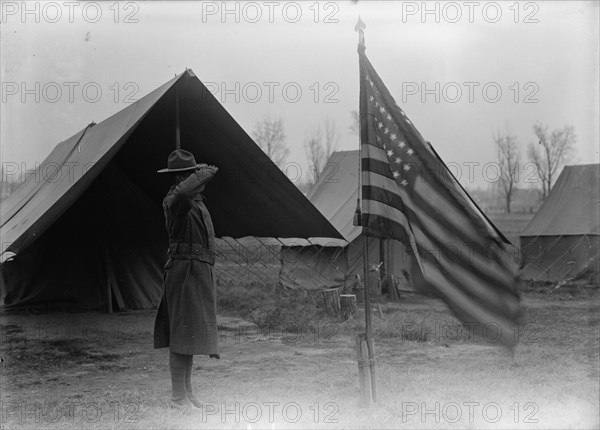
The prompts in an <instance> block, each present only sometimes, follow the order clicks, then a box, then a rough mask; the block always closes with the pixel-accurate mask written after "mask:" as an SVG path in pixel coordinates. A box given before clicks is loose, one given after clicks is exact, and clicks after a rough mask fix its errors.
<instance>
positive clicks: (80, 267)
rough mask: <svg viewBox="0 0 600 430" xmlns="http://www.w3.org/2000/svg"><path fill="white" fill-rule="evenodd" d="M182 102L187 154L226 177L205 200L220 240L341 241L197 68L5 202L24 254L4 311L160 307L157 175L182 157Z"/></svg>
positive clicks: (1, 300)
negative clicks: (173, 157)
mask: <svg viewBox="0 0 600 430" xmlns="http://www.w3.org/2000/svg"><path fill="white" fill-rule="evenodd" d="M176 95H177V98H178V100H179V118H180V126H181V142H182V148H184V149H187V150H189V151H191V152H193V153H194V154H195V155H196V158H197V160H198V161H199V162H205V163H209V164H214V165H216V166H218V167H219V169H220V170H219V173H218V174H217V176H216V177H215V179H214V180H213V181H212V182H211V184H210V186H209V187H207V190H206V197H207V206H208V208H209V210H210V212H211V214H212V216H213V219H214V224H215V230H216V234H217V236H229V237H233V238H238V237H246V236H256V237H283V238H289V237H300V238H309V237H313V236H317V237H333V238H340V236H339V233H338V232H337V231H336V230H335V228H334V227H332V225H331V224H330V223H329V222H328V221H327V220H326V219H325V217H323V215H322V214H321V213H320V212H319V211H318V210H317V209H316V208H315V207H314V206H313V205H312V204H311V203H310V202H309V201H308V200H307V199H306V197H305V196H304V195H302V193H301V192H300V191H299V190H298V189H297V188H296V187H295V186H294V184H293V183H292V182H291V181H289V179H288V178H287V177H286V176H285V175H284V174H283V173H282V172H281V171H280V170H279V169H278V168H277V167H276V166H275V164H273V163H272V162H271V161H270V160H269V158H268V157H267V156H266V155H265V154H264V153H263V152H262V150H261V149H260V148H259V147H258V146H257V145H256V144H255V143H254V141H253V140H252V139H251V138H250V137H249V136H248V135H247V134H246V133H245V132H244V130H243V129H242V128H241V127H240V126H239V125H238V124H237V123H236V121H235V120H234V119H233V118H232V117H231V116H230V115H229V114H228V113H227V111H226V110H225V109H224V108H223V107H222V106H221V104H220V103H219V102H218V101H217V100H216V99H215V98H214V97H213V95H212V94H211V93H210V91H208V89H207V88H206V87H205V86H204V85H203V84H202V83H201V82H200V80H199V79H198V78H197V77H196V76H195V75H194V73H193V72H192V71H191V70H186V71H185V72H184V73H182V74H180V75H178V76H176V77H175V78H173V79H172V80H170V81H169V82H167V83H166V84H164V85H162V86H161V87H159V88H157V89H156V90H154V91H153V92H151V93H150V94H148V95H147V96H145V97H143V98H142V99H140V100H138V101H137V102H135V103H133V104H131V105H129V106H127V107H126V108H125V109H123V110H121V111H120V112H118V113H116V114H115V115H113V116H111V117H110V118H108V119H106V120H104V121H102V122H100V123H99V124H90V125H89V126H87V127H86V128H85V129H83V130H82V131H81V132H79V133H77V134H76V135H75V136H72V137H71V138H69V139H67V140H65V141H64V142H61V143H59V144H58V145H57V146H56V147H55V148H54V150H53V151H52V152H51V153H50V155H49V156H48V157H47V158H46V160H45V161H44V162H43V163H42V164H41V165H40V166H39V168H38V169H37V171H36V172H35V173H34V174H31V175H29V177H28V180H27V181H26V182H25V183H23V184H22V185H21V186H20V187H19V188H18V189H17V190H16V191H15V192H14V193H13V194H12V195H10V196H9V197H8V198H7V199H6V200H5V201H3V202H2V204H1V208H0V209H1V210H0V222H1V227H0V236H1V240H2V243H3V249H2V251H3V255H4V256H6V255H8V254H6V253H10V254H11V255H12V254H14V256H13V257H12V258H11V259H9V260H7V261H5V262H4V263H3V264H2V266H1V272H2V273H1V275H2V276H1V277H0V287H1V289H0V293H1V296H0V304H2V305H3V306H4V307H5V308H9V307H15V306H27V305H37V304H52V303H62V304H65V305H67V306H73V307H78V308H102V307H104V306H105V305H106V304H107V303H109V302H110V300H113V299H117V300H119V301H121V302H122V303H123V304H124V306H125V307H127V308H131V309H143V308H152V307H153V306H156V305H157V303H158V301H159V299H160V294H161V283H162V268H163V264H164V262H165V259H166V249H167V236H166V232H165V228H164V219H163V213H162V206H161V205H162V200H163V198H164V195H165V194H166V192H167V190H168V188H169V186H170V183H169V178H168V176H167V175H160V174H157V173H156V171H157V170H158V169H160V168H163V167H165V164H166V159H167V156H168V154H169V153H170V152H171V151H172V150H173V149H174V147H175V124H176ZM107 285H111V286H112V287H109V288H108V289H107ZM110 291H113V293H114V294H115V297H112V296H111V295H110V294H111V293H110ZM116 296H121V297H122V298H121V297H116ZM109 297H110V299H109Z"/></svg>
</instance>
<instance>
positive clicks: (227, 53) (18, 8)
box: [0, 0, 599, 185]
mask: <svg viewBox="0 0 600 430" xmlns="http://www.w3.org/2000/svg"><path fill="white" fill-rule="evenodd" d="M36 5H37V6H36ZM226 7H227V9H228V10H229V13H227V11H226V10H225V8H224V7H223V4H222V3H221V2H191V1H190V2H180V3H179V2H169V3H168V4H167V3H162V2H152V3H146V2H127V3H120V4H118V5H117V6H115V3H113V2H107V3H101V4H100V3H91V4H86V3H84V2H72V3H64V2H51V3H36V2H30V3H27V8H28V11H25V10H23V3H22V2H7V1H4V2H2V25H1V36H2V46H1V48H2V51H1V60H2V62H1V73H2V76H1V80H2V103H1V109H2V110H1V114H0V120H1V124H0V126H1V128H0V137H1V150H2V153H1V157H2V162H4V163H6V162H17V163H25V164H24V166H26V168H33V167H35V163H36V162H41V161H42V160H43V159H44V157H45V156H46V155H47V154H48V153H49V152H50V150H51V149H52V148H53V147H54V146H55V145H56V144H57V143H58V142H59V141H62V140H64V139H66V138H68V137H70V136H71V135H73V134H74V133H75V132H77V131H78V130H80V129H82V128H83V127H84V126H85V125H86V124H88V123H89V122H91V121H95V122H99V121H101V120H103V119H105V118H106V117H107V116H109V115H111V114H113V113H115V112H117V111H118V110H120V109H122V108H123V107H124V106H126V105H127V104H128V103H129V102H130V101H131V100H136V99H139V98H141V97H142V96H144V95H145V94H147V93H148V92H150V91H152V90H153V89H155V88H156V87H158V86H159V85H161V84H163V83H164V82H166V81H167V80H169V79H171V78H172V77H173V76H174V75H175V74H177V73H181V72H182V71H183V70H185V68H186V67H188V68H191V69H192V70H193V71H194V72H195V73H196V75H197V76H198V77H199V78H200V80H202V81H203V82H205V83H206V84H208V85H209V86H210V88H214V89H217V88H227V89H229V90H230V92H229V93H227V94H223V93H222V92H221V91H219V92H218V93H216V96H217V98H218V99H219V100H221V101H222V103H223V105H224V106H225V108H226V109H227V110H228V111H229V112H230V113H231V114H232V116H233V117H234V118H235V119H236V120H237V121H238V122H239V123H240V125H241V126H242V127H243V128H244V129H245V130H246V131H247V132H248V133H251V132H252V130H253V128H254V125H255V123H256V122H257V121H258V120H260V119H261V118H262V117H264V116H265V115H267V114H271V115H273V116H279V117H282V118H283V120H284V123H285V132H286V135H287V144H288V146H289V147H290V150H291V152H290V156H289V161H295V162H298V163H300V164H301V165H302V166H303V168H305V169H306V167H307V162H306V156H305V152H304V146H303V144H304V139H305V135H306V132H307V130H310V129H311V128H313V127H314V126H315V125H317V124H318V123H319V121H321V120H322V118H323V117H324V116H325V115H328V116H330V117H331V118H332V119H333V120H334V121H335V123H336V126H337V130H338V134H339V136H340V142H339V147H338V149H340V150H350V149H357V148H358V137H356V136H353V135H352V134H350V132H349V126H350V124H351V116H350V112H351V111H352V110H357V109H358V89H359V81H358V55H357V52H356V46H357V34H356V33H355V32H354V25H355V23H356V20H357V17H358V15H359V14H360V15H361V17H362V20H363V21H364V22H365V23H366V25H367V28H366V30H365V35H366V44H367V55H368V57H369V59H370V60H371V62H372V63H373V65H374V67H375V69H376V70H377V71H378V73H379V75H380V76H381V78H382V79H383V81H384V82H385V83H386V85H387V86H388V88H389V89H390V91H391V93H392V94H393V95H394V97H395V99H396V102H397V103H398V104H399V105H400V106H401V107H402V108H403V109H404V111H405V112H406V113H407V114H408V116H409V118H411V120H412V122H413V123H414V124H415V125H416V126H417V128H418V129H419V130H420V132H421V134H422V135H423V136H424V138H425V139H427V140H429V141H431V142H432V144H433V145H434V146H435V147H436V149H437V151H438V153H439V154H440V155H441V156H442V158H443V159H444V160H445V161H446V162H447V163H453V165H454V166H455V167H456V166H457V167H456V169H461V172H460V174H459V176H460V179H461V182H463V184H466V185H480V184H481V183H482V182H483V178H484V173H485V172H483V168H484V166H485V163H487V162H490V161H494V159H495V150H494V148H493V141H492V134H493V133H494V132H495V131H497V130H498V129H504V128H505V125H508V126H509V127H510V128H511V129H512V131H513V132H514V133H515V134H516V135H517V137H518V139H519V142H520V144H521V147H522V156H523V158H525V156H526V146H527V144H528V143H530V142H534V141H535V137H534V135H533V133H532V125H533V124H534V123H535V122H536V121H541V122H543V123H545V124H548V125H549V127H550V128H551V129H554V128H561V127H563V126H565V125H572V126H574V127H575V130H576V133H577V150H576V154H575V155H574V159H573V162H574V163H589V162H598V161H599V152H598V146H599V130H598V118H599V101H598V95H599V85H598V76H599V53H598V52H599V51H598V40H599V33H598V28H599V19H598V16H599V9H598V3H596V2H586V3H578V2H566V1H565V2H561V1H547V2H546V1H538V2H520V3H515V2H497V3H495V2H485V1H482V2H474V3H472V4H471V5H470V4H469V3H468V2H466V3H465V2H450V3H445V2H428V3H427V9H428V10H429V11H430V13H425V12H427V11H424V10H423V4H422V2H392V1H386V2H374V1H365V0H361V1H359V2H358V3H353V2H351V1H340V2H320V3H316V2H297V3H294V2H291V3H286V2H250V3H244V2H231V3H228V4H227V6H226ZM36 21H37V22H36ZM36 85H38V86H37V87H36ZM57 88H60V89H61V91H62V93H61V94H58V92H57ZM84 88H85V91H84ZM236 88H239V90H236ZM257 88H259V89H260V90H261V91H262V94H258V93H257V91H256V90H257ZM98 89H100V90H101V94H98V93H97V90H98ZM298 90H300V91H301V94H300V93H298ZM423 90H428V91H429V92H427V93H423ZM458 90H460V93H459V92H458ZM36 97H38V98H39V100H37V101H36ZM70 98H72V100H71V99H70ZM236 98H237V100H236ZM436 98H438V100H436ZM183 146H184V147H185V142H183ZM166 156H167V154H165V158H166ZM469 162H475V163H479V165H478V166H475V167H474V168H473V173H474V177H473V178H469V177H468V174H467V173H468V167H467V165H468V163H469ZM487 173H488V176H490V175H493V172H490V171H488V172H487Z"/></svg>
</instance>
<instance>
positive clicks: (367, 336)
mask: <svg viewBox="0 0 600 430" xmlns="http://www.w3.org/2000/svg"><path fill="white" fill-rule="evenodd" d="M365 27H366V25H365V24H364V22H362V20H361V19H360V16H359V17H358V22H357V23H356V26H355V27H354V29H355V31H357V32H358V53H359V67H360V94H361V95H360V106H359V120H360V121H359V123H360V127H359V129H360V142H359V170H358V177H359V187H358V193H359V199H360V194H361V183H362V181H361V175H362V173H361V170H362V169H361V165H360V162H361V159H362V158H361V150H362V145H363V144H365V145H366V144H367V142H368V141H369V135H368V118H367V115H366V112H367V107H368V106H367V99H366V97H365V94H366V88H365V85H366V80H365V77H364V76H363V74H364V68H363V55H364V53H365V49H366V46H365V34H364V29H365ZM359 203H360V200H359V201H358V202H357V208H356V212H357V215H358V216H356V217H355V218H356V219H358V222H357V223H356V224H357V225H362V214H361V207H360V204H359ZM362 237H363V274H364V282H363V285H364V302H365V333H364V335H363V336H364V340H363V336H359V338H358V339H357V343H358V353H359V368H360V367H361V362H362V366H363V368H364V369H367V367H368V369H369V370H368V375H366V376H368V377H364V376H365V375H362V374H359V378H360V379H361V397H362V399H363V403H364V405H365V406H371V402H376V401H377V384H376V378H375V344H374V341H373V337H372V335H371V303H370V292H369V239H368V237H367V235H366V229H365V227H364V225H363V226H362ZM365 348H366V351H365V350H364V349H365ZM361 349H362V350H363V351H362V354H361ZM361 358H362V360H361Z"/></svg>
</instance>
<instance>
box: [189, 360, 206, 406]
mask: <svg viewBox="0 0 600 430" xmlns="http://www.w3.org/2000/svg"><path fill="white" fill-rule="evenodd" d="M188 357H189V359H188V361H187V364H186V367H185V390H186V391H187V398H188V400H189V401H190V403H191V404H192V405H194V406H195V407H196V408H201V407H202V402H200V400H198V399H197V398H196V396H194V393H193V391H192V366H193V364H194V356H193V355H189V356H188Z"/></svg>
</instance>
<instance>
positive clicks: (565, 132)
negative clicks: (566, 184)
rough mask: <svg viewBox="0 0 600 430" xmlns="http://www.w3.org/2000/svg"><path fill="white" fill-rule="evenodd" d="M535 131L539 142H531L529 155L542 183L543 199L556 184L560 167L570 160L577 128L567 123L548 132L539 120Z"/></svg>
mask: <svg viewBox="0 0 600 430" xmlns="http://www.w3.org/2000/svg"><path fill="white" fill-rule="evenodd" d="M533 132H534V133H535V135H536V136H537V138H538V143H537V145H536V144H534V143H531V144H529V148H528V155H529V159H530V160H531V162H532V163H533V164H534V166H535V169H536V172H537V175H538V177H539V178H540V181H541V183H542V190H541V191H542V195H541V197H542V201H543V200H545V199H546V197H547V196H548V193H549V192H550V189H551V188H552V185H554V181H555V180H556V176H557V175H558V172H559V169H560V168H561V167H562V166H563V165H564V164H565V163H566V162H568V161H569V158H570V156H571V153H572V151H573V148H574V145H575V141H576V135H575V128H574V127H573V126H570V125H565V126H564V127H563V128H562V129H556V130H554V131H552V132H551V133H548V126H547V125H544V124H541V123H539V122H538V123H536V124H535V125H534V126H533Z"/></svg>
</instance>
